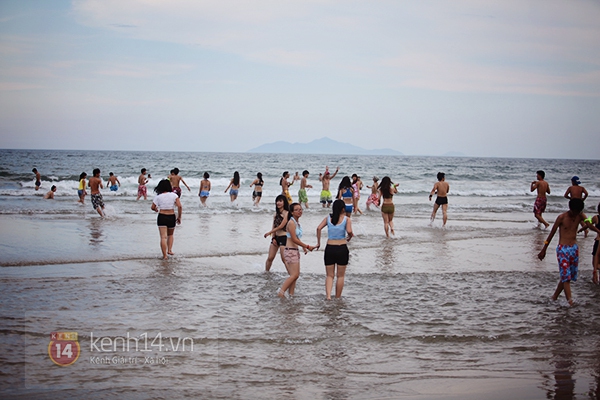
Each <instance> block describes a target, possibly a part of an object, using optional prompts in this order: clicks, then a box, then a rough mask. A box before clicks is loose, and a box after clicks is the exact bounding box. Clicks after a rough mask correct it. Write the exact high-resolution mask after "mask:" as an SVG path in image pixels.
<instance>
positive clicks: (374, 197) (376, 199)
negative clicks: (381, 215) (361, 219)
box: [367, 176, 379, 211]
mask: <svg viewBox="0 0 600 400" xmlns="http://www.w3.org/2000/svg"><path fill="white" fill-rule="evenodd" d="M377 182H379V178H378V177H376V176H374V177H373V186H369V185H367V188H369V189H371V195H370V196H369V198H368V199H367V210H369V211H370V210H371V208H370V207H369V206H370V205H371V204H375V207H377V208H379V195H378V194H377V188H378V186H379V185H378V184H377Z"/></svg>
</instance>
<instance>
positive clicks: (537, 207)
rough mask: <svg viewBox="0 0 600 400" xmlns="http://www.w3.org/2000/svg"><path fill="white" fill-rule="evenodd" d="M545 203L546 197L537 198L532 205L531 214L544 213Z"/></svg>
mask: <svg viewBox="0 0 600 400" xmlns="http://www.w3.org/2000/svg"><path fill="white" fill-rule="evenodd" d="M547 201H548V200H547V198H546V197H538V198H537V199H535V204H534V205H533V213H534V214H535V215H539V214H541V213H543V212H544V211H546V203H547Z"/></svg>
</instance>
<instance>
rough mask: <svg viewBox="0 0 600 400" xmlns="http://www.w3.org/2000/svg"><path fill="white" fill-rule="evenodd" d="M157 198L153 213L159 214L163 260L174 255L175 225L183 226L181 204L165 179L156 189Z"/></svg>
mask: <svg viewBox="0 0 600 400" xmlns="http://www.w3.org/2000/svg"><path fill="white" fill-rule="evenodd" d="M154 192H155V193H156V197H154V200H152V207H151V208H152V211H156V212H158V218H157V222H156V224H157V225H158V232H159V233H160V249H161V251H162V254H163V259H164V260H166V259H167V258H168V256H169V255H171V256H172V255H173V232H175V224H181V212H182V211H183V209H182V208H181V202H180V201H179V197H178V196H177V194H175V193H174V192H173V188H172V187H171V182H169V180H168V179H163V180H162V181H160V182H159V183H158V186H156V188H155V189H154ZM175 206H177V218H175Z"/></svg>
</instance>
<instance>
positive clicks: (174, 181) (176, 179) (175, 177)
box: [169, 168, 192, 197]
mask: <svg viewBox="0 0 600 400" xmlns="http://www.w3.org/2000/svg"><path fill="white" fill-rule="evenodd" d="M169 180H170V181H171V187H172V188H173V193H175V194H176V195H177V197H181V187H179V183H183V184H184V185H185V187H186V188H187V190H188V192H191V191H192V190H191V189H190V187H189V186H188V185H187V183H185V181H184V180H183V178H182V177H180V176H179V168H173V169H172V170H171V175H169Z"/></svg>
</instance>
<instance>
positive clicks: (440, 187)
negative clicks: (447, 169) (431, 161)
mask: <svg viewBox="0 0 600 400" xmlns="http://www.w3.org/2000/svg"><path fill="white" fill-rule="evenodd" d="M437 180H438V181H437V182H436V183H435V185H433V189H431V193H429V201H431V198H432V197H433V195H434V194H437V197H436V198H435V204H434V205H433V212H432V213H431V219H430V221H429V225H430V226H431V224H433V221H434V220H435V214H436V213H437V210H438V208H440V206H441V207H442V216H443V224H442V227H445V226H446V221H448V215H447V212H448V192H449V191H450V185H449V184H448V182H446V174H444V173H443V172H438V174H437Z"/></svg>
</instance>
